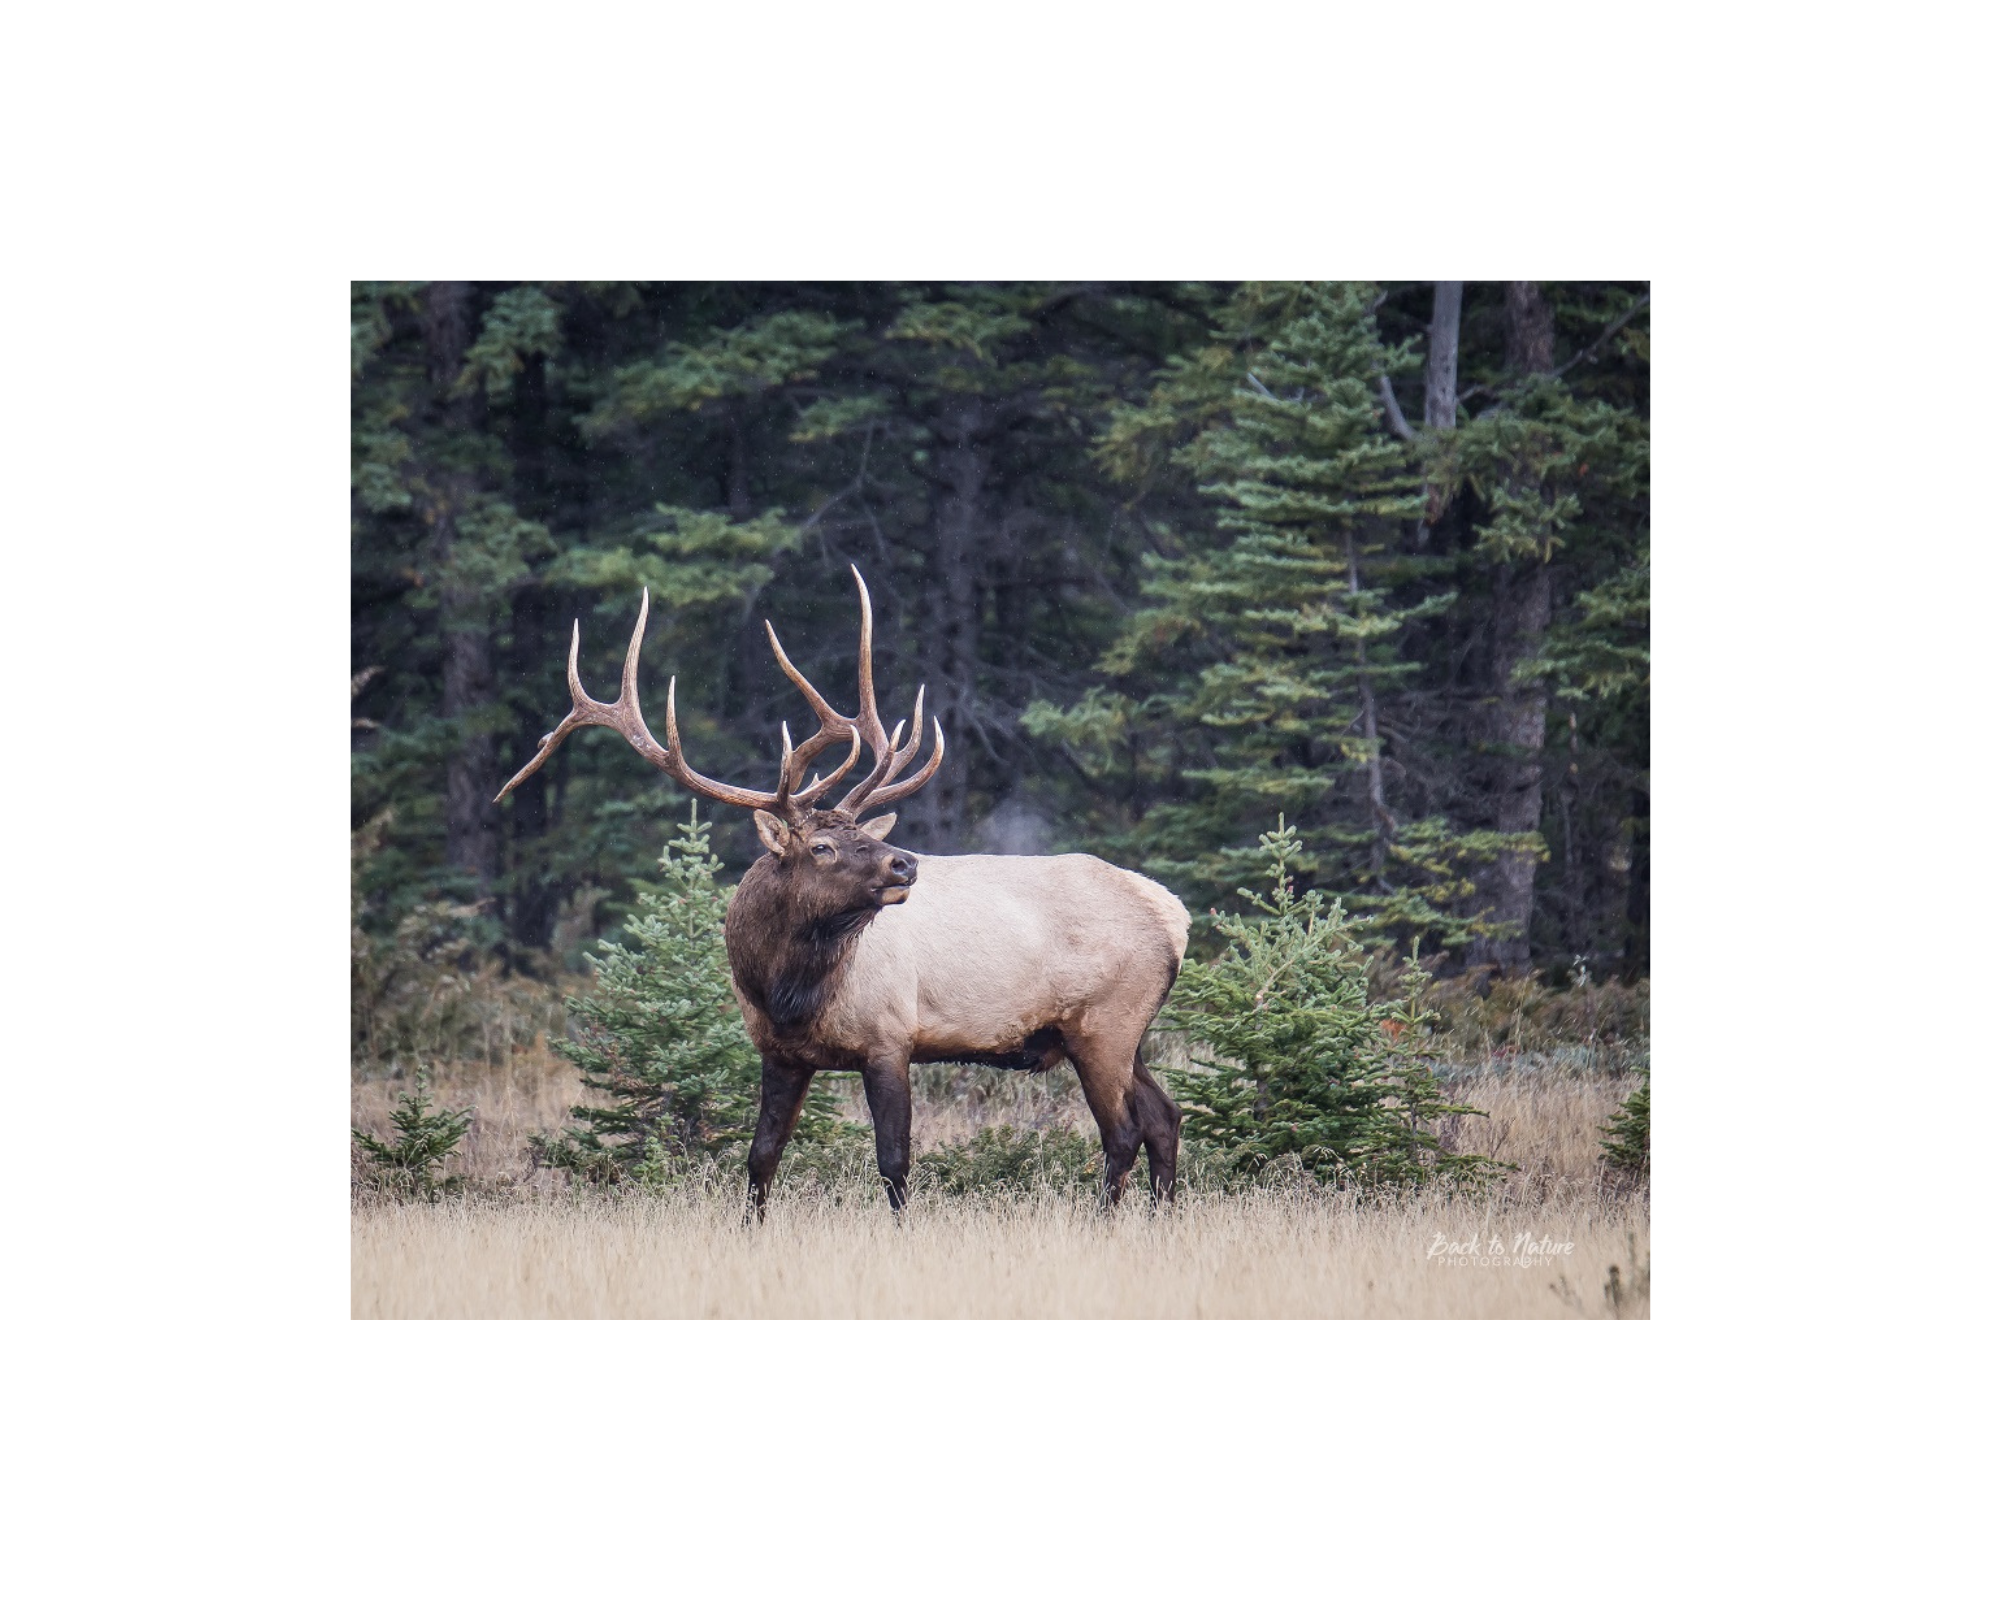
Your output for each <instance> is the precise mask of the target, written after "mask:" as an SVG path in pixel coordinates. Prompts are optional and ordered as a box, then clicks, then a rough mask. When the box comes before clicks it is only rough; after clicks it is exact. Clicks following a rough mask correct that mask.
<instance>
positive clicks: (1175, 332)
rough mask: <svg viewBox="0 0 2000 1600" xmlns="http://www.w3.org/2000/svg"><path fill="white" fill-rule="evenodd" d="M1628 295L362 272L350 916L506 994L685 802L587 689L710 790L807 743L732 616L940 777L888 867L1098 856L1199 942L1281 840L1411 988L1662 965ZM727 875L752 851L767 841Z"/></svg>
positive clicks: (767, 662) (357, 318) (910, 807)
mask: <svg viewBox="0 0 2000 1600" xmlns="http://www.w3.org/2000/svg"><path fill="white" fill-rule="evenodd" d="M1648 301H1649V296H1648V293H1647V286H1646V285H1645V284H1642V283H1532V282H1512V283H1464V284H1460V283H1430V282H1412V283H1382V284H1361V283H1252V284H1240V285H1238V284H1211V283H1186V284H1178V283H1177V284H1155V283H1144V284H1032V285H1029V284H998V285H995V284H979V285H961V284H953V285H927V284H838V283H805V284H786V283H743V284H680V283H674V284H660V283H532V284H530V283H465V282H438V283H366V284H356V285H354V286H353V440H352V443H353V467H354V474H353V669H354V677H355V694H354V735H353V744H354V757H353V809H354V824H355V828H356V845H357V849H356V898H357V908H358V916H359V918H360V921H361V925H362V926H363V927H364V928H367V929H372V930H376V931H385V930H388V929H391V928H393V927H394V926H395V925H396V924H397V922H398V921H399V919H401V918H403V917H405V916H406V915H407V914H408V913H409V912H410V911H411V909H412V908H413V907H415V906H417V905H419V904H435V903H438V902H453V903H456V904H458V905H460V906H464V907H476V908H477V911H476V913H474V914H472V915H471V916H469V917H468V918H467V919H466V920H465V923H464V926H465V928H466V929H467V930H468V932H469V935H470V940H471V944H472V945H473V946H474V947H475V948H483V949H484V950H486V951H487V952H490V954H491V955H493V956H495V957H497V958H498V959H499V960H501V961H502V962H504V963H505V964H507V965H508V966H510V967H514V968H517V969H521V970H524V971H529V972H536V971H541V970H544V969H545V968H546V966H547V964H548V963H549V962H550V961H551V960H552V959H555V960H561V959H567V957H568V954H569V953H570V952H573V951H574V949H575V948H576V947H577V945H578V944H579V943H580V942H581V941H582V940H583V939H585V938H587V937H589V936H592V935H596V934H604V933H608V932H612V931H614V930H615V928H616V926H617V924H618V923H619V921H620V920H621V918H622V917H623V916H624V914H625V912H626V910H627V908H628V907H629V905H630V903H631V896H632V893H633V888H634V885H635V884H637V883H642V882H644V881H646V880H647V879H649V878H650V877H652V876H653V875H654V872H655V868H654V863H655V861H656V860H657V858H658V855H659V852H660V849H661V847H662V844H663V843H664V841H665V839H666V837H667V835H668V833H669V832H670V829H671V827H672V824H673V822H674V820H675V819H676V818H677V817H680V816H684V815H685V813H686V809H687V799H686V796H685V795H684V794H683V793H681V792H680V791H678V790H677V789H675V788H674V787H673V786H672V785H671V783H669V782H668V780H666V779H665V778H664V777H663V776H661V775H660V774H659V773H658V772H656V771H655V770H654V769H652V768H651V767H649V766H647V765H646V764H645V763H644V762H643V761H641V760H640V759H639V758H638V757H637V756H636V755H634V754H633V753H632V751H631V750H629V749H628V748H627V747H626V746H625V744H624V743H623V742H622V741H621V740H620V739H618V738H617V737H616V736H615V735H612V734H610V733H607V732H602V731H592V732H586V733H584V734H581V735H579V736H577V737H575V738H573V739H571V740H569V741H568V742H567V743H566V744H565V745H564V746H563V747H562V749H561V750H560V752H559V753H558V754H557V755H556V757H555V758H554V759H553V760H551V762H550V763H549V765H548V766H547V767H546V768H545V769H544V770H543V772H542V773H541V774H540V775H539V776H538V777H537V778H535V779H532V780H530V781H529V782H528V783H527V784H525V785H523V786H522V788H521V789H520V790H519V791H517V792H516V793H515V794H514V795H513V796H511V797H510V798H509V799H508V800H507V801H506V802H505V803H504V804H502V805H498V806H496V805H494V804H493V803H492V799H493V796H494V794H495V793H496V792H497V791H498V790H499V788H500V787H501V785H502V783H504V782H505V780H506V779H507V777H508V776H510V775H511V774H512V773H513V772H514V771H515V770H516V769H517V768H518V767H520V766H521V765H522V764H523V763H524V762H525V761H527V759H528V758H529V757H530V756H531V755H532V754H533V753H534V750H535V747H536V742H537V740H538V739H539V738H540V736H541V735H542V734H544V733H546V732H547V731H548V730H549V729H550V728H552V727H553V726H554V725H555V723H556V722H557V721H558V720H559V719H560V717H561V716H562V714H563V712H564V711H565V710H566V709H567V706H568V703H569V697H568V692H567V690H566V688H565V687H564V660H565V656H566V652H567V649H568V641H569V631H570V623H571V619H572V618H580V619H581V621H582V634H583V649H582V655H581V663H582V673H583V680H584V683H585V686H586V687H587V688H588V689H590V690H591V692H592V693H594V694H596V695H597V696H598V697H599V698H611V697H614V696H615V692H616V688H617V682H618V673H619V666H620V662H621V660H622V657H623V653H624V649H625V645H626V641H627V639H628V637H629V635H630V631H631V626H632V623H633V621H634V619H635V617H636V614H637V607H638V595H639V589H640V587H641V585H645V586H648V587H650V589H651V592H652V622H651V626H650V629H649V634H648V639H647V643H646V647H645V652H644V657H643V663H642V669H641V678H640V689H641V696H642V703H643V705H644V706H645V709H646V713H647V716H648V719H649V721H651V722H652V723H653V724H654V727H655V730H656V732H657V731H658V729H659V726H660V724H661V722H662V720H663V716H662V713H663V707H664V703H665V693H666V684H667V679H668V676H669V674H676V675H678V678H679V694H678V704H679V710H680V718H681V727H682V732H683V736H684V738H685V740H686V743H687V747H688V752H689V756H690V759H691V760H692V761H693V763H694V764H695V765H696V766H697V767H699V768H700V769H701V770H703V771H704V772H706V773H708V774H709V775H711V776H713V777H717V778H723V779H731V780H735V781H739V782H743V783H748V784H751V785H754V786H758V787H768V786H769V784H770V782H771V781H772V779H773V776H774V774H775V771H776V762H777V751H778V724H779V722H780V720H781V719H790V721H791V723H792V726H793V728H794V731H795V732H796V731H797V730H798V729H799V728H800V727H801V725H802V722H803V720H804V719H806V718H807V717H808V716H809V713H808V712H807V711H806V710H805V707H804V705H803V703H802V702H801V701H800V700H799V699H798V697H797V695H796V692H795V691H794V690H793V689H792V688H791V686H790V685H789V684H788V683H787V682H786V681H785V679H784V678H783V676H782V675H781V674H780V673H779V671H778V669H777V667H776V664H775V663H774V662H773V661H772V659H771V657H770V653H769V649H768V646H767V645H766V643H765V640H764V636H763V630H762V623H763V619H764V618H765V617H769V618H770V619H771V620H772V621H773V622H774V623H775V624H776V626H777V628H778V630H779V633H780V635H781V637H782V638H783V640H784V642H785V645H786V648H787V650H788V651H789V652H790V654H791V655H792V657H793V659H794V660H795V661H796V662H797V663H798V664H799V665H800V667H801V668H802V669H803V670H804V671H805V672H806V673H807V674H808V675H809V676H810V677H811V678H812V679H813V680H814V681H815V682H816V683H817V684H818V685H819V686H820V687H821V688H822V689H823V690H824V691H825V692H826V693H828V694H829V695H830V696H831V698H833V700H834V701H835V703H836V704H841V703H851V702H852V700H853V697H854V646H855V629H856V620H857V610H856V605H855V598H854V592H853V587H852V582H851V580H850V579H849V577H848V575H847V566H848V563H850V562H853V563H855V564H856V565H858V566H859V568H860V569H861V571H862V573H863V574H864V575H865V577H866V578H867V580H868V583H869V586H870V588H871V590H872V592H873V595H874V601H875V610H876V652H875V655H876V675H877V681H878V683H879V684H880V686H881V692H882V703H883V708H884V712H885V715H886V716H887V717H888V718H889V719H890V720H893V719H894V718H895V717H897V716H900V715H904V714H906V708H907V707H908V704H909V701H910V699H911V697H912V696H913V694H914V692H915V689H916V687H917V685H918V683H919V682H922V683H924V684H926V685H928V691H929V693H928V701H929V704H930V706H931V708H932V709H934V710H935V711H936V713H937V715H938V716H939V717H940V718H941V719H942V722H943V725H944V729H945V734H946V738H947V740H948V742H949V746H950V755H949V758H948V759H947V761H946V763H945V766H944V768H943V770H942V771H941V773H940V774H939V776H938V777H937V778H936V779H935V780H934V781H933V782H932V783H931V785H930V786H929V787H928V788H927V789H926V790H924V791H923V792H922V793H921V794H919V795H917V796H915V797H913V799H912V800H911V801H909V802H907V803H906V804H905V805H904V806H903V807H901V808H900V809H901V812H902V819H903V820H902V821H901V822H900V823H899V825H898V831H897V838H898V840H899V842H904V843H907V844H909V845H911V846H913V847H915V848H917V849H920V850H928V851H964V850H1012V851H1022V850H1029V851H1053V850H1064V849H1087V850H1091V851H1094V852H1096V853H1098V854H1101V855H1104V856H1106V857H1108V858H1109V859H1111V860H1114V861H1117V862H1120V863H1121V864H1124V865H1128V866H1133V867H1136V868H1139V869H1140V870H1143V871H1146V872H1148V873H1151V874H1152V875H1154V876H1157V877H1159V878H1161V879H1162V880H1163V881H1165V882H1166V883H1168V884H1169V885H1170V886H1172V887H1173V888H1174V889H1175V890H1176V891H1177V892H1179V893H1180V894H1181V895H1182V896H1183V898H1184V899H1186V900H1187V902H1188V904H1189V906H1190V909H1192V910H1195V911H1197V912H1200V911H1203V910H1206V909H1208V908H1209V907H1213V906H1221V907H1225V908H1226V906H1227V904H1228V903H1229V896H1230V893H1231V891H1232V890H1233V889H1234V888H1235V887H1236V886H1238V885H1240V884H1243V883H1246V882H1249V881H1251V880H1252V879H1253V878H1255V877H1256V876H1257V875H1258V871H1259V868H1258V864H1257V859H1256V858H1257V837H1258V835H1259V834H1260V833H1262V832H1265V831H1267V830H1269V829H1270V828H1272V827H1273V826H1274V825H1275V824H1276V822H1277V819H1278V817H1279V815H1280V813H1282V814H1283V815H1284V816H1285V818H1286V819H1287V820H1288V821H1289V822H1291V823H1293V824H1295V825H1296V826H1297V827H1298V828H1299V830H1300V832H1301V835H1302V837H1303V839H1304V841H1305V844H1306V846H1307V848H1308V855H1307V856H1306V858H1305V861H1304V863H1303V864H1304V868H1305V877H1306V880H1307V883H1308V884H1312V885H1317V886H1319V887H1323V888H1327V889H1330V890H1333V891H1335V892H1337V893H1338V894H1340V895H1341V897H1342V898H1343V899H1345V900H1346V901H1347V903H1348V904H1349V905H1350V907H1353V908H1355V909H1358V910H1361V911H1364V912H1366V913H1368V914H1369V915H1370V916H1371V918H1372V919H1373V926H1374V927H1375V928H1376V929H1377V930H1379V934H1380V937H1381V939H1382V940H1383V942H1385V943H1394V944H1396V945H1397V946H1399V947H1400V948H1402V949H1403V950H1405V951H1407V950H1408V948H1409V946H1410V943H1411V941H1413V940H1420V941H1421V948H1422V949H1423V951H1425V952H1426V953H1427V954H1430V955H1437V956H1442V957H1443V958H1444V960H1443V965H1444V967H1445V968H1446V969H1447V970H1451V971H1461V970H1468V969H1478V968H1481V967H1492V968H1498V969H1500V970H1503V971H1505V972H1508V973H1510V974H1516V973H1522V972H1525V971H1527V970H1529V969H1530V968H1535V969H1539V970H1541V971H1543V972H1545V973H1548V974H1550V975H1553V974H1555V973H1558V972H1561V971H1566V970H1569V969H1570V968H1571V967H1572V966H1573V965H1574V964H1575V963H1576V962H1578V961H1582V962H1584V963H1586V964H1587V965H1588V966H1589V967H1590V969H1591V970H1592V971H1593V972H1596V973H1604V974H1608V973H1611V972H1622V973H1624V974H1625V975H1627V976H1632V977H1637V976H1642V975H1644V974H1645V973H1646V970H1647V965H1648V944H1647V927H1648V921H1649V903H1648V886H1649V864H1648V863H1649V854H1648V805H1647V794H1648V698H1647V694H1648V666H1647V662H1648V648H1647V644H1648V551H1649V537H1650V528H1649V502H1648V456H1647V452H1648V415H1649V411H1648V362H1649V342H1648V329H1649V321H1648V315H1647V307H1648ZM717 846H718V848H719V849H720V850H721V852H722V853H723V854H724V855H725V856H726V857H729V858H731V859H732V861H733V862H734V863H735V864H739V865H741V864H747V862H748V860H749V859H750V854H751V851H752V849H753V848H754V836H753V835H752V833H751V830H750V829H749V828H748V827H747V826H731V825H727V824H725V825H724V826H723V827H721V828H719V829H718V832H717Z"/></svg>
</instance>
